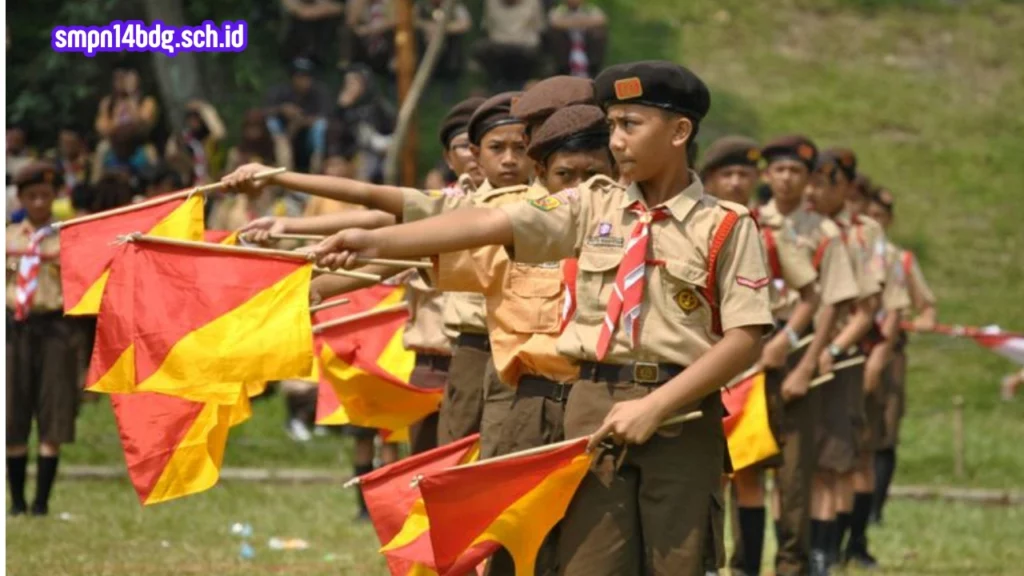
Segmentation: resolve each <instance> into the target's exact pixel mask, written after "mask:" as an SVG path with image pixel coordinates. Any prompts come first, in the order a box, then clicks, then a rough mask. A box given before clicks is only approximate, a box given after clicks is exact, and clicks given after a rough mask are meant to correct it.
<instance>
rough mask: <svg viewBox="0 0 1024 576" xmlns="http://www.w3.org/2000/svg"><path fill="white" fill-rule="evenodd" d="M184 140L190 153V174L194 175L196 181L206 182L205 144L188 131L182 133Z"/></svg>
mask: <svg viewBox="0 0 1024 576" xmlns="http://www.w3.org/2000/svg"><path fill="white" fill-rule="evenodd" d="M184 140H185V145H186V146H188V149H189V151H190V152H191V153H192V175H193V176H195V179H196V182H200V183H201V182H206V176H207V172H206V146H204V145H203V143H202V142H201V141H200V140H199V139H198V138H195V137H193V136H192V135H191V134H189V133H188V132H186V133H185V134H184Z"/></svg>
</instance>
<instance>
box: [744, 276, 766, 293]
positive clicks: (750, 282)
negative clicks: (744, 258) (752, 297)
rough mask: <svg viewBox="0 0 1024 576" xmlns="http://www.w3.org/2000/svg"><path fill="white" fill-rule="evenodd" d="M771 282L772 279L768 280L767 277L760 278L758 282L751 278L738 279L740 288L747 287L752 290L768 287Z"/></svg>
mask: <svg viewBox="0 0 1024 576" xmlns="http://www.w3.org/2000/svg"><path fill="white" fill-rule="evenodd" d="M769 282H771V279H770V278H768V277H767V276H765V277H764V278H760V279H758V280H751V279H750V278H744V277H743V276H737V277H736V283H737V284H739V285H740V286H746V287H747V288H750V289H751V290H760V289H761V288H764V287H765V286H767V285H768V283H769Z"/></svg>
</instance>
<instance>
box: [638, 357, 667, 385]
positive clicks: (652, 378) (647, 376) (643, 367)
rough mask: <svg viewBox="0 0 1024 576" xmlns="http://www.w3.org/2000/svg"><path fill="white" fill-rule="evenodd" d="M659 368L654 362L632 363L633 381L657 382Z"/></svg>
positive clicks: (659, 373) (643, 382) (659, 372)
mask: <svg viewBox="0 0 1024 576" xmlns="http://www.w3.org/2000/svg"><path fill="white" fill-rule="evenodd" d="M660 375H661V368H660V367H659V366H658V364H657V363H656V362H635V363H634V364H633V381H634V382H637V383H640V384H657V383H658V382H659V381H660V380H659V376H660Z"/></svg>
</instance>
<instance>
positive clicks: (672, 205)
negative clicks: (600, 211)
mask: <svg viewBox="0 0 1024 576" xmlns="http://www.w3.org/2000/svg"><path fill="white" fill-rule="evenodd" d="M703 198H704V183H703V182H701V181H700V177H699V176H698V175H697V173H696V172H694V171H693V170H690V185H689V186H687V187H686V188H684V189H683V191H682V192H680V193H678V194H676V195H675V196H673V197H672V198H669V199H668V201H666V202H665V203H663V204H662V206H664V207H665V208H667V209H668V211H669V213H670V214H672V217H673V218H675V219H676V220H677V221H682V220H683V219H684V218H686V217H687V216H688V215H689V214H690V212H691V211H692V210H693V208H694V207H695V206H697V204H698V203H700V201H701V200H702V199H703ZM634 202H640V204H641V205H642V206H647V203H646V202H645V201H644V196H643V194H642V193H641V192H640V187H639V186H637V184H636V182H632V183H630V185H629V186H628V187H627V188H626V195H625V197H624V198H623V200H622V203H621V205H620V206H619V207H620V208H622V209H626V208H628V207H629V206H631V205H632V204H633V203H634ZM647 207H648V208H656V206H655V207H651V206H647Z"/></svg>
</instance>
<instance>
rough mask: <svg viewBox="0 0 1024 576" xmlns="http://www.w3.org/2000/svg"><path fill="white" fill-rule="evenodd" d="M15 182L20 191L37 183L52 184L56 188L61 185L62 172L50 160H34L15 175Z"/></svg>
mask: <svg viewBox="0 0 1024 576" xmlns="http://www.w3.org/2000/svg"><path fill="white" fill-rule="evenodd" d="M14 184H15V186H17V187H18V191H21V189H22V188H28V187H29V186H33V185H35V184H50V185H52V186H53V187H54V188H55V189H56V188H57V187H59V186H60V185H61V177H60V172H58V171H57V167H56V166H54V165H53V164H51V163H49V162H43V161H39V160H37V161H33V162H30V163H29V164H28V165H26V166H25V167H24V168H22V169H21V170H18V173H17V174H15V175H14Z"/></svg>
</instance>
